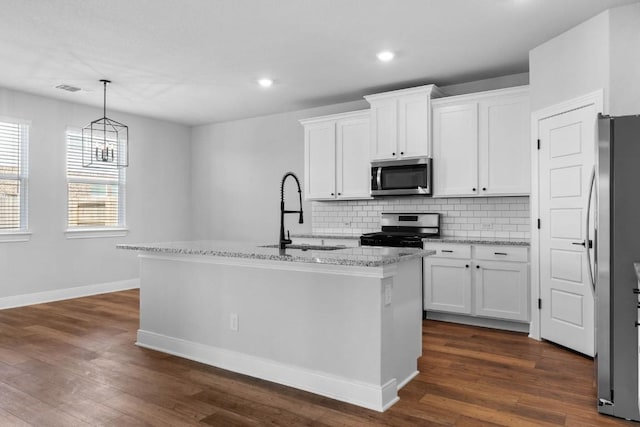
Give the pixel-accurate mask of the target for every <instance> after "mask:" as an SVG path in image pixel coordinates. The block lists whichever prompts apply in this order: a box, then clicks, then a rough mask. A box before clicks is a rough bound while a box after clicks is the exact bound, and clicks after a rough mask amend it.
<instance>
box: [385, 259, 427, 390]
mask: <svg viewBox="0 0 640 427" xmlns="http://www.w3.org/2000/svg"><path fill="white" fill-rule="evenodd" d="M392 306H393V316H394V322H393V327H394V332H393V348H394V351H393V354H394V361H393V363H394V376H395V378H396V380H397V382H398V388H401V387H402V386H404V385H405V384H406V383H407V382H409V380H411V379H412V378H413V377H415V376H416V375H418V358H419V357H420V356H422V259H419V258H418V259H412V260H407V261H403V262H401V263H400V264H399V265H398V268H397V273H396V274H395V275H394V276H393V301H392Z"/></svg>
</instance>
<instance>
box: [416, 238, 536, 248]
mask: <svg viewBox="0 0 640 427" xmlns="http://www.w3.org/2000/svg"><path fill="white" fill-rule="evenodd" d="M422 241H423V242H433V243H466V244H470V245H505V246H531V242H530V239H510V238H499V237H453V236H451V237H449V236H440V237H433V238H430V237H428V238H425V239H422Z"/></svg>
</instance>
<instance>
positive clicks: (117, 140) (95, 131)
mask: <svg viewBox="0 0 640 427" xmlns="http://www.w3.org/2000/svg"><path fill="white" fill-rule="evenodd" d="M100 82H101V83H102V85H103V87H104V103H103V116H102V118H100V119H97V120H94V121H92V122H91V123H89V124H88V125H86V126H85V127H84V128H82V166H84V167H87V168H91V167H96V168H100V167H114V166H115V167H118V168H125V167H127V166H129V128H128V127H127V126H126V125H123V124H122V123H120V122H117V121H115V120H112V119H110V118H108V117H107V84H109V83H111V82H110V81H109V80H100Z"/></svg>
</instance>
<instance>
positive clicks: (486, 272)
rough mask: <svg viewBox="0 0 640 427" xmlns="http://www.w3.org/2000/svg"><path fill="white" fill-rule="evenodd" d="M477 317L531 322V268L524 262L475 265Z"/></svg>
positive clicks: (482, 262)
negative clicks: (529, 283)
mask: <svg viewBox="0 0 640 427" xmlns="http://www.w3.org/2000/svg"><path fill="white" fill-rule="evenodd" d="M474 264H475V266H474V268H473V273H474V278H473V279H474V280H473V282H474V286H475V291H476V292H475V314H476V315H477V316H486V317H493V318H500V319H510V320H521V321H527V320H529V286H528V277H529V268H528V266H527V264H525V263H521V262H497V261H475V263H474Z"/></svg>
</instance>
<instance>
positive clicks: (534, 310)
mask: <svg viewBox="0 0 640 427" xmlns="http://www.w3.org/2000/svg"><path fill="white" fill-rule="evenodd" d="M589 105H594V106H595V107H596V110H597V112H598V113H602V112H604V89H599V90H596V91H594V92H591V93H588V94H585V95H582V96H579V97H577V98H573V99H570V100H567V101H563V102H561V103H558V104H555V105H551V106H549V107H545V108H542V109H540V110H536V111H534V112H532V113H531V195H530V196H529V205H530V208H531V323H530V326H529V338H533V339H536V340H540V339H541V334H540V322H541V318H540V310H538V298H540V232H539V230H538V218H540V199H539V196H538V195H539V191H540V189H539V187H538V184H539V181H540V177H539V175H538V169H539V167H540V162H539V159H538V138H539V137H540V134H539V132H538V123H539V122H540V121H541V120H544V119H548V118H549V117H553V116H557V115H559V114H563V113H566V112H568V111H572V110H577V109H579V108H583V107H586V106H589ZM596 143H597V142H596Z"/></svg>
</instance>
